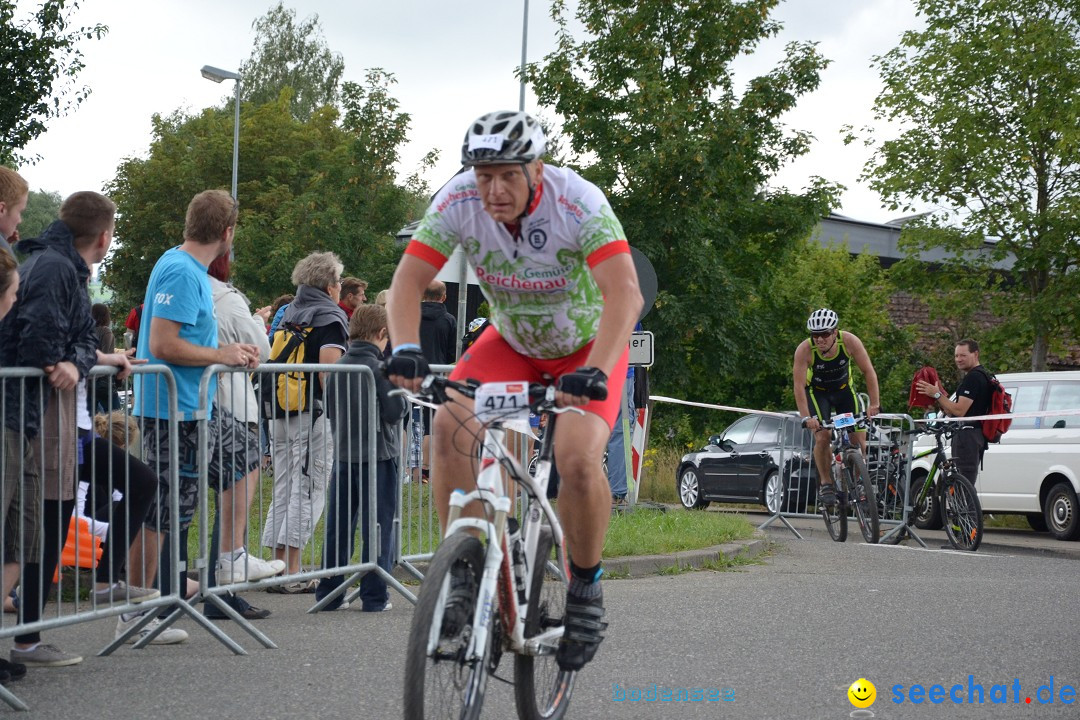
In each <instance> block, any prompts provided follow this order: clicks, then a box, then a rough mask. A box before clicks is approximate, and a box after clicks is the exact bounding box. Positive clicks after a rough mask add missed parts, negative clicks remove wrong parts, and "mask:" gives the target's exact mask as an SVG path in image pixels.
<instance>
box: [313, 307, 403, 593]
mask: <svg viewBox="0 0 1080 720" xmlns="http://www.w3.org/2000/svg"><path fill="white" fill-rule="evenodd" d="M388 338H389V334H388V333H387V330H386V309H385V308H383V307H382V306H380V305H358V306H357V308H356V310H355V311H353V316H352V318H351V319H350V320H349V351H348V352H347V353H345V355H344V357H342V358H341V359H340V360H338V364H341V365H366V366H368V367H369V368H371V371H372V373H373V374H374V376H375V397H374V398H373V397H371V391H370V389H369V387H368V380H367V378H365V377H364V376H363V375H361V374H360V373H327V379H326V410H327V415H328V417H329V418H330V424H331V426H332V427H333V431H334V474H333V476H332V481H331V486H330V493H329V495H330V498H329V502H328V504H327V508H326V543H325V545H324V559H323V565H324V567H326V568H333V567H342V566H345V565H348V564H349V562H350V561H349V559H350V558H351V557H352V551H353V536H354V535H355V534H356V525H357V512H358V511H359V513H360V516H361V518H362V519H363V522H362V526H363V543H364V545H363V553H362V555H361V562H365V563H366V562H370V557H371V554H370V551H369V545H370V543H369V542H368V539H369V538H370V537H371V533H370V530H371V528H370V527H369V520H368V517H369V514H368V483H369V482H370V481H371V476H372V467H371V461H372V460H374V461H375V468H374V475H375V515H376V522H377V523H378V537H377V542H378V550H379V552H378V559H377V562H378V565H379V567H380V568H382V569H383V570H385V571H386V572H390V570H391V569H392V562H391V558H392V557H393V553H392V552H391V551H392V549H393V544H392V530H393V527H394V514H395V512H396V511H397V497H398V485H397V477H398V468H397V457H398V454H399V452H400V447H401V438H400V423H401V419H402V418H403V417H405V408H406V403H405V400H404V399H403V398H401V397H400V396H396V397H391V396H390V394H389V393H390V391H391V390H393V389H394V388H393V385H391V384H390V382H389V381H388V380H387V379H386V378H385V377H383V374H382V371H381V370H380V369H379V363H380V361H381V360H382V353H383V350H384V349H385V348H386V343H387V340H388ZM372 403H375V405H374V408H372ZM370 417H374V418H375V419H376V422H375V428H374V439H375V444H374V447H371V446H370V443H369V435H370V432H371V431H370V428H369V427H368V419H369V418H370ZM344 581H345V576H344V575H334V576H331V577H327V578H323V579H322V580H321V581H320V582H319V586H318V588H317V589H316V591H315V597H316V599H318V600H322V599H323V598H325V597H327V596H328V595H330V594H331V593H332V592H333V591H334V590H336V589H337V588H339V587H341V584H342V583H343V582H344ZM344 596H345V593H342V594H341V595H338V596H337V597H335V598H334V599H333V600H332V601H331V602H330V603H329V604H328V605H327V606H326V607H325V608H323V609H324V610H337V609H339V608H342V607H346V605H345V603H344V602H343V600H344ZM360 600H361V602H362V607H361V609H362V610H363V611H364V612H381V611H383V610H389V609H390V603H389V602H387V601H388V600H389V594H388V593H387V589H386V580H385V579H384V578H383V577H382V576H381V575H379V573H377V572H368V573H367V574H365V575H364V577H363V578H362V579H361V580H360Z"/></svg>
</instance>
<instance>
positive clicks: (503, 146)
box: [461, 110, 547, 167]
mask: <svg viewBox="0 0 1080 720" xmlns="http://www.w3.org/2000/svg"><path fill="white" fill-rule="evenodd" d="M546 147H547V142H546V141H545V139H544V130H543V128H541V127H540V123H538V122H536V120H535V118H533V117H532V116H531V115H529V114H528V113H526V112H521V111H519V110H499V111H497V112H489V113H487V114H486V115H481V116H480V117H478V118H477V119H476V120H474V121H473V123H472V125H470V126H469V129H468V130H467V131H466V132H465V140H464V141H463V142H462V144H461V164H462V165H465V166H466V167H472V166H474V165H499V164H503V163H529V162H532V161H533V160H536V159H537V158H539V157H540V156H541V155H543V154H544V150H545V149H546Z"/></svg>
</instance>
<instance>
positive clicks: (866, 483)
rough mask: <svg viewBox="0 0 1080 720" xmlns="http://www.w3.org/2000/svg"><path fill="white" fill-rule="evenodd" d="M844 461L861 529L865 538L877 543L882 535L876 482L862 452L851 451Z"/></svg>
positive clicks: (849, 495) (852, 500) (871, 542)
mask: <svg viewBox="0 0 1080 720" xmlns="http://www.w3.org/2000/svg"><path fill="white" fill-rule="evenodd" d="M844 463H845V468H846V470H847V471H848V473H849V476H848V480H849V481H850V486H849V487H850V488H851V492H850V493H848V497H849V498H850V499H851V504H853V505H854V506H855V515H856V516H857V517H858V519H859V530H860V531H862V536H863V540H865V541H866V542H868V543H870V544H871V545H875V544H877V541H878V538H880V537H881V536H880V534H879V533H878V529H879V528H878V525H879V523H878V514H877V509H878V507H877V494H876V493H875V492H874V484H873V483H871V482H870V473H868V472H867V471H866V460H865V459H864V458H863V456H862V453H860V452H849V453H848V454H847V457H846V458H845V460H844Z"/></svg>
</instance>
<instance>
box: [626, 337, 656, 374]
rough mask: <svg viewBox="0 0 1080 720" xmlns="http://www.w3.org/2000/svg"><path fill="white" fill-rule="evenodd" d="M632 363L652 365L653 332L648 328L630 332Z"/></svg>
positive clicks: (645, 365)
mask: <svg viewBox="0 0 1080 720" xmlns="http://www.w3.org/2000/svg"><path fill="white" fill-rule="evenodd" d="M630 364H631V365H637V366H640V367H652V364H653V334H652V333H651V332H649V331H648V330H645V331H643V332H636V333H631V334H630Z"/></svg>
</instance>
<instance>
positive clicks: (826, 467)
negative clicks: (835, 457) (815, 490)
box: [814, 430, 833, 487]
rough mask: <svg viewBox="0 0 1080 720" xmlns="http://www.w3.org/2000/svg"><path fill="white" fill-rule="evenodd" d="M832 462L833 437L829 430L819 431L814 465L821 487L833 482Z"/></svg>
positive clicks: (815, 444)
mask: <svg viewBox="0 0 1080 720" xmlns="http://www.w3.org/2000/svg"><path fill="white" fill-rule="evenodd" d="M832 462H833V461H832V436H831V435H830V433H829V431H828V430H818V431H817V432H815V433H814V465H815V466H816V467H817V476H818V486H819V487H820V486H821V485H822V484H828V483H831V482H832Z"/></svg>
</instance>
